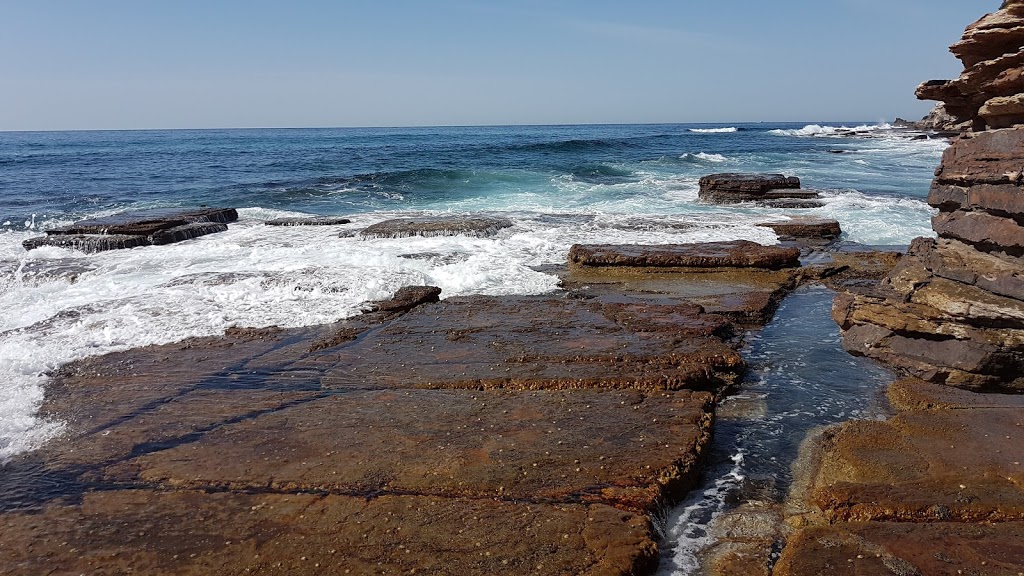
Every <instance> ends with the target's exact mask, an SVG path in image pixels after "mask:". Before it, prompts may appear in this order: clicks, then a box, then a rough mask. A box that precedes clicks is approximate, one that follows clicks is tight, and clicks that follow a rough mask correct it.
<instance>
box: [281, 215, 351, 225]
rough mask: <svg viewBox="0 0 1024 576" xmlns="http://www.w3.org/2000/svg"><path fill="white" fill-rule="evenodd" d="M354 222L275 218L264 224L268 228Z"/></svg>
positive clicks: (337, 218)
mask: <svg viewBox="0 0 1024 576" xmlns="http://www.w3.org/2000/svg"><path fill="white" fill-rule="evenodd" d="M350 222H352V221H351V220H349V219H348V218H342V217H340V216H301V217H294V218H275V219H273V220H267V221H266V222H264V224H266V225H267V226H338V225H341V224H348V223H350Z"/></svg>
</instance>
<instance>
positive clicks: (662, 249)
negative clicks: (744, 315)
mask: <svg viewBox="0 0 1024 576" xmlns="http://www.w3.org/2000/svg"><path fill="white" fill-rule="evenodd" d="M569 263H570V264H571V265H575V266H580V267H616V266H622V267H634V268H640V269H648V270H655V269H658V268H766V269H771V270H776V269H780V268H789V267H796V266H799V265H800V251H799V250H798V249H795V248H785V247H779V246H763V245H761V244H758V243H756V242H750V241H747V240H736V241H733V242H705V243H701V244H665V245H659V246H644V245H628V244H623V245H611V244H603V245H602V244H598V245H585V244H577V245H575V246H573V247H572V248H571V249H570V250H569Z"/></svg>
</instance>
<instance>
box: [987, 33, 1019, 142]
mask: <svg viewBox="0 0 1024 576" xmlns="http://www.w3.org/2000/svg"><path fill="white" fill-rule="evenodd" d="M1021 30H1024V28H1021ZM978 115H979V116H981V117H982V119H984V120H985V123H986V124H988V126H989V127H990V128H1009V127H1011V126H1013V125H1015V124H1024V94H1014V95H1012V96H996V97H995V98H992V99H990V100H988V101H986V102H985V104H983V105H982V107H981V109H980V110H979V111H978Z"/></svg>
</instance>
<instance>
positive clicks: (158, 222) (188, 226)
mask: <svg viewBox="0 0 1024 576" xmlns="http://www.w3.org/2000/svg"><path fill="white" fill-rule="evenodd" d="M235 220H238V212H236V211H235V209H234V208H198V209H187V208H159V209H153V210H138V211H132V212H122V213H120V214H115V215H113V216H106V217H103V218H95V219H92V220H82V221H80V222H75V223H74V224H72V225H70V226H64V227H61V228H52V229H50V230H47V231H46V236H40V237H38V238H29V239H28V240H25V241H24V242H22V245H23V246H24V247H25V249H26V250H33V249H35V248H40V247H42V246H56V247H59V248H71V249H73V250H81V251H83V252H103V251H106V250H119V249H124V248H136V247H139V246H150V245H157V246H159V245H163V244H172V243H174V242H181V241H183V240H190V239H192V238H198V237H200V236H206V235H207V234H215V233H217V232H224V231H226V230H227V229H228V227H227V223H228V222H234V221H235Z"/></svg>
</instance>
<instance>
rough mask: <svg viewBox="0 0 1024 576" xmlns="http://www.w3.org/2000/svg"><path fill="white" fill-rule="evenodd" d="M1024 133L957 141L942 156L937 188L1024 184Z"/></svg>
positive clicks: (1003, 132) (1010, 131)
mask: <svg viewBox="0 0 1024 576" xmlns="http://www.w3.org/2000/svg"><path fill="white" fill-rule="evenodd" d="M1022 149H1024V131H1021V130H1014V129H1004V130H990V131H986V132H980V133H975V134H972V135H971V137H969V138H968V137H964V138H960V139H957V140H956V141H955V142H953V144H952V145H951V146H950V147H949V148H947V149H946V151H945V152H944V153H943V154H942V164H941V165H940V167H939V169H938V170H937V171H936V178H935V183H936V184H953V185H962V186H975V185H978V184H1015V185H1017V186H1020V185H1022V184H1024V177H1022V176H1021V171H1022V170H1024V166H1022V165H1021V158H1020V151H1021V150H1022Z"/></svg>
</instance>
